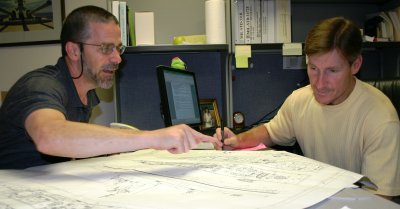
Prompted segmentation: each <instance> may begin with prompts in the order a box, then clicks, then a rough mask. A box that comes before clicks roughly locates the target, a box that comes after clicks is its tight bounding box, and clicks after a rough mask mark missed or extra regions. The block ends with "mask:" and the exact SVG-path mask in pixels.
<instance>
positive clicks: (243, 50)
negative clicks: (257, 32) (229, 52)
mask: <svg viewBox="0 0 400 209" xmlns="http://www.w3.org/2000/svg"><path fill="white" fill-rule="evenodd" d="M250 57H251V46H250V45H236V46H235V60H236V62H235V64H236V68H249V58H250Z"/></svg>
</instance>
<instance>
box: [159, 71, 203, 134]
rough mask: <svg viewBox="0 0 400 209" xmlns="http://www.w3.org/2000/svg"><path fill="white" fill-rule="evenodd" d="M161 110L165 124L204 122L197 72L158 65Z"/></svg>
mask: <svg viewBox="0 0 400 209" xmlns="http://www.w3.org/2000/svg"><path fill="white" fill-rule="evenodd" d="M157 78H158V86H159V89H160V97H161V111H162V115H163V118H164V123H165V126H171V125H177V124H187V125H189V126H191V127H193V128H198V127H199V126H200V125H201V123H202V118H201V113H200V107H199V96H198V91H197V84H196V78H195V74H194V73H193V72H190V71H187V70H179V69H174V68H171V67H167V66H157Z"/></svg>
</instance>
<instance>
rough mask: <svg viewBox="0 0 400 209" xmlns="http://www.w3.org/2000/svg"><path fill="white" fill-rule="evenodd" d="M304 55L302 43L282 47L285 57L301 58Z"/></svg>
mask: <svg viewBox="0 0 400 209" xmlns="http://www.w3.org/2000/svg"><path fill="white" fill-rule="evenodd" d="M302 54H303V48H302V45H301V43H284V44H283V45H282V55H283V56H296V55H297V56H301V55H302Z"/></svg>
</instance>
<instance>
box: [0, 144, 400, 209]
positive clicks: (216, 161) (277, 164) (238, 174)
mask: <svg viewBox="0 0 400 209" xmlns="http://www.w3.org/2000/svg"><path fill="white" fill-rule="evenodd" d="M361 177H362V176H361V175H359V174H355V173H352V172H349V171H345V170H343V169H339V168H336V167H333V166H330V165H327V164H323V163H320V162H317V161H314V160H311V159H308V158H305V157H302V156H298V155H294V154H291V153H288V152H282V151H273V150H268V151H260V152H254V151H230V152H229V151H215V150H195V151H191V152H189V153H185V154H179V155H173V154H170V153H168V152H165V151H154V150H142V151H138V152H134V153H126V154H121V155H114V156H109V157H98V158H91V159H85V160H76V161H71V162H66V163H59V164H53V165H48V166H41V167H34V168H31V169H27V170H3V171H0V194H1V195H0V208H2V207H3V206H4V207H5V208H21V207H24V208H38V207H40V208H46V207H52V208H62V207H66V208H74V207H88V208H93V207H94V208H140V209H143V208H174V209H176V208H185V209H187V208H218V209H223V208H240V209H246V208H249V209H252V208H290V209H293V208H306V207H310V206H311V208H312V209H319V208H341V207H343V206H345V205H347V206H348V207H349V208H368V206H374V205H373V204H372V203H376V204H378V205H382V204H383V205H385V207H383V208H396V207H397V205H395V204H394V203H391V202H390V201H387V200H384V199H382V198H380V197H378V196H374V195H372V194H369V193H367V192H366V191H363V190H361V189H344V190H342V189H343V188H346V187H349V186H351V185H352V184H353V183H354V182H356V181H357V180H358V179H360V178H361ZM321 201H322V202H321ZM338 206H341V207H338ZM375 208H376V207H375ZM381 208H382V207H381Z"/></svg>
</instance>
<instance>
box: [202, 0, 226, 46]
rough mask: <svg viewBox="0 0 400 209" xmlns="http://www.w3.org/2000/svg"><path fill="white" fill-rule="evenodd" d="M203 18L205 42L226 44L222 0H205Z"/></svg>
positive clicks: (223, 3)
mask: <svg viewBox="0 0 400 209" xmlns="http://www.w3.org/2000/svg"><path fill="white" fill-rule="evenodd" d="M205 18H206V36H207V44H226V33H225V2H224V0H206V2H205Z"/></svg>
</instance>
